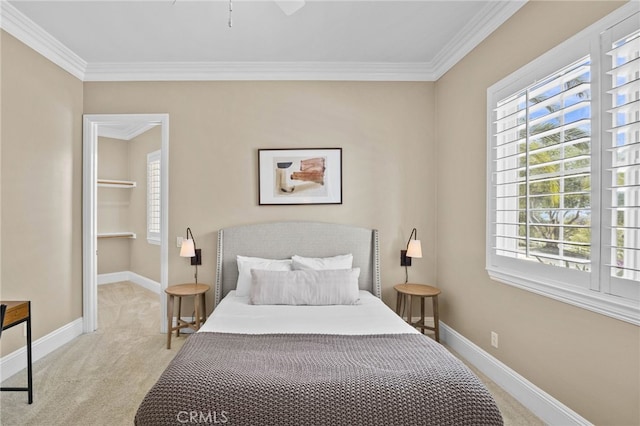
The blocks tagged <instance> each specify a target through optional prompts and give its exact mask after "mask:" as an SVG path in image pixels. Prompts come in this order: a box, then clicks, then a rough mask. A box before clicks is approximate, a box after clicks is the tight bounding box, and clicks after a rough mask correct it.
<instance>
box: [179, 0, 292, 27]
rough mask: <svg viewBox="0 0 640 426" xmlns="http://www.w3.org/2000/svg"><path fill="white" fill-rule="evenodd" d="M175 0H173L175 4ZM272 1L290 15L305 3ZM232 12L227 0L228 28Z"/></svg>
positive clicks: (282, 0) (231, 4) (230, 2)
mask: <svg viewBox="0 0 640 426" xmlns="http://www.w3.org/2000/svg"><path fill="white" fill-rule="evenodd" d="M175 2H176V0H174V2H173V3H174V4H175ZM274 2H275V3H276V4H277V5H278V7H279V8H280V10H282V11H283V12H284V14H285V15H287V16H291V15H293V14H294V13H296V12H297V11H298V10H300V9H302V7H303V6H304V5H305V0H281V1H278V0H274ZM232 13H233V0H229V28H231V27H233V19H232V17H231V15H232Z"/></svg>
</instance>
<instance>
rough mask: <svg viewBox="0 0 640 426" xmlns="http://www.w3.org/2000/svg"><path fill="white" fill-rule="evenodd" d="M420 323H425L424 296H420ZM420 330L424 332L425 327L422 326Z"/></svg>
mask: <svg viewBox="0 0 640 426" xmlns="http://www.w3.org/2000/svg"><path fill="white" fill-rule="evenodd" d="M420 324H421V325H423V326H424V325H425V324H424V297H421V298H420ZM420 331H421V332H422V334H424V327H420Z"/></svg>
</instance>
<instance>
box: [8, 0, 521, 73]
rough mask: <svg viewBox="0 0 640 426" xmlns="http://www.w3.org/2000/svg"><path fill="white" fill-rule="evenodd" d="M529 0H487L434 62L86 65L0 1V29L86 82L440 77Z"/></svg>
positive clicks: (12, 7) (33, 23)
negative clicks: (488, 0) (478, 12)
mask: <svg viewBox="0 0 640 426" xmlns="http://www.w3.org/2000/svg"><path fill="white" fill-rule="evenodd" d="M526 1H527V0H510V1H495V2H489V3H488V4H487V5H486V6H485V7H484V8H483V10H482V11H481V13H480V14H478V15H477V16H475V17H474V18H473V19H472V21H471V22H470V23H469V24H468V25H467V26H466V27H465V28H464V29H463V30H462V31H461V32H459V33H458V34H457V35H456V36H455V37H454V38H452V39H451V41H450V42H449V43H448V44H447V45H446V46H445V47H444V48H443V49H442V50H441V51H440V52H439V53H438V55H436V57H435V58H434V60H433V61H431V62H419V63H374V62H147V63H87V62H86V61H85V60H83V59H82V58H81V57H80V56H78V55H77V54H76V53H75V52H73V51H72V50H71V49H69V48H68V47H67V46H65V45H64V44H62V43H61V42H60V41H58V40H57V39H56V38H54V37H53V36H51V35H50V34H49V33H48V32H46V31H45V30H44V29H43V28H42V27H40V26H39V25H38V24H36V23H35V22H33V21H32V20H31V19H29V18H28V17H26V16H25V15H24V14H22V13H21V12H20V11H19V10H18V9H16V8H15V7H14V6H12V5H11V4H9V2H8V1H7V0H0V28H2V29H4V30H5V31H6V32H8V33H9V34H11V35H12V36H14V37H16V38H17V39H18V40H20V41H21V42H23V43H24V44H26V45H27V46H29V47H31V48H32V49H34V50H35V51H36V52H38V53H40V54H41V55H43V56H44V57H45V58H47V59H49V60H50V61H52V62H53V63H55V64H56V65H58V66H60V67H61V68H62V69H64V70H66V71H67V72H69V73H70V74H72V75H74V76H75V77H77V78H78V79H80V80H82V81H216V80H217V81H220V80H293V81H296V80H298V81H304V80H327V81H436V80H437V79H439V78H440V77H441V76H442V75H444V74H445V73H446V72H447V71H448V70H449V69H450V68H451V67H453V66H454V65H455V64H456V63H457V62H458V61H460V60H461V59H462V58H463V57H464V56H465V55H467V54H468V53H469V52H470V51H471V50H473V48H475V47H476V46H477V45H478V44H479V43H480V42H482V40H484V39H485V38H486V37H487V36H488V35H489V34H491V33H492V32H493V31H494V30H495V29H496V28H498V27H499V26H500V25H502V23H504V22H505V21H506V20H507V19H509V17H510V16H511V15H513V14H514V13H515V12H516V11H518V10H519V9H520V8H521V7H522V6H523V5H524V4H525V3H526Z"/></svg>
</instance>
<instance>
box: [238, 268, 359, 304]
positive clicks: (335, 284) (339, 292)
mask: <svg viewBox="0 0 640 426" xmlns="http://www.w3.org/2000/svg"><path fill="white" fill-rule="evenodd" d="M359 276H360V268H354V269H327V270H321V271H316V270H311V269H309V270H304V271H265V270H259V269H253V270H252V271H251V281H252V282H251V294H250V301H251V303H253V304H254V305H354V304H356V303H358V300H359V298H360V294H359V289H358V277H359Z"/></svg>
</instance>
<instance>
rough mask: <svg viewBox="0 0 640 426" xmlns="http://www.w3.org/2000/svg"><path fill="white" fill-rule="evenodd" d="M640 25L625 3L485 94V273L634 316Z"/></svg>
mask: <svg viewBox="0 0 640 426" xmlns="http://www.w3.org/2000/svg"><path fill="white" fill-rule="evenodd" d="M625 18H626V19H625ZM639 22H640V20H639V19H638V13H637V5H630V6H629V5H628V6H625V7H623V8H621V9H619V10H618V11H616V12H614V13H613V14H611V15H610V16H609V17H607V18H605V19H603V20H602V21H600V22H598V23H596V24H594V26H592V27H590V28H588V29H587V30H585V31H583V32H582V33H580V34H579V35H577V36H576V37H574V38H572V39H570V40H569V41H567V42H565V43H563V44H562V45H560V46H558V47H557V48H555V49H553V50H552V51H550V52H548V53H547V54H545V55H544V56H542V57H540V58H538V59H536V60H535V61H533V62H532V63H530V64H529V65H527V66H525V67H524V68H522V69H521V70H519V71H517V72H516V73H514V74H513V75H511V76H509V77H507V78H505V79H504V80H502V81H500V82H498V83H497V84H495V85H494V86H492V87H491V88H489V89H488V91H487V94H488V96H487V102H488V118H489V123H488V150H489V151H488V156H487V158H488V191H487V193H488V200H487V201H488V203H487V205H488V214H487V270H488V272H489V274H490V275H491V277H492V278H494V279H497V280H499V281H502V282H505V283H507V284H512V285H516V286H519V287H522V288H526V289H528V290H531V291H534V292H536V293H539V294H543V295H546V296H550V297H553V298H556V299H558V300H562V301H564V302H568V303H572V304H574V305H578V306H581V307H584V308H587V309H591V310H594V311H596V312H600V313H604V314H607V315H610V316H613V317H615V318H619V319H622V320H625V321H629V322H632V323H635V324H640V96H639V93H640V57H639V56H640V55H639V52H640V24H639Z"/></svg>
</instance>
